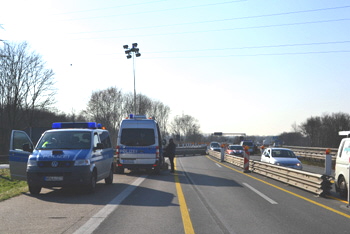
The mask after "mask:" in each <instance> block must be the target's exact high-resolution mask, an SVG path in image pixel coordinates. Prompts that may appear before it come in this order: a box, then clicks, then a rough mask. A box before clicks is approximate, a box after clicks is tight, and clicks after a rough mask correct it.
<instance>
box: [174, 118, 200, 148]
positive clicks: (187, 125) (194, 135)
mask: <svg viewBox="0 0 350 234" xmlns="http://www.w3.org/2000/svg"><path fill="white" fill-rule="evenodd" d="M170 127H171V130H172V134H173V135H179V136H180V137H182V138H181V140H180V141H192V142H197V141H199V140H200V138H201V133H200V126H199V124H198V120H197V119H195V118H193V117H192V116H190V115H184V114H182V116H175V117H174V120H173V121H172V122H171V124H170Z"/></svg>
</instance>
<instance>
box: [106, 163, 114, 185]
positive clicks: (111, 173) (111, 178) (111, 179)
mask: <svg viewBox="0 0 350 234" xmlns="http://www.w3.org/2000/svg"><path fill="white" fill-rule="evenodd" d="M105 183H106V184H112V183H113V166H111V170H110V172H109V175H108V177H107V178H105Z"/></svg>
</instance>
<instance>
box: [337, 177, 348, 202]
mask: <svg viewBox="0 0 350 234" xmlns="http://www.w3.org/2000/svg"><path fill="white" fill-rule="evenodd" d="M338 188H339V194H340V196H341V197H343V198H344V197H347V196H348V188H347V186H346V181H345V179H344V177H340V178H339V181H338Z"/></svg>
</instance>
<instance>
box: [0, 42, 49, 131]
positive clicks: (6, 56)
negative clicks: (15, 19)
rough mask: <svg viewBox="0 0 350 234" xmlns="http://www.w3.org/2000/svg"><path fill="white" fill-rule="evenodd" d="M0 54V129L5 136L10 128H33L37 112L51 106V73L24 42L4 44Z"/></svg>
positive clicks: (38, 56) (39, 57)
mask: <svg viewBox="0 0 350 234" xmlns="http://www.w3.org/2000/svg"><path fill="white" fill-rule="evenodd" d="M0 54H1V56H0V128H1V129H2V131H1V132H2V134H4V136H7V135H8V134H9V132H10V130H12V129H23V128H25V127H31V126H33V124H34V122H35V121H36V119H37V116H36V115H37V114H39V112H38V111H37V110H48V109H50V108H51V107H52V104H53V103H54V102H55V100H54V95H55V90H54V88H53V85H54V72H53V71H52V70H51V69H47V68H46V64H45V62H44V61H43V60H42V58H41V56H40V55H39V54H37V53H35V52H33V51H30V48H29V46H28V44H27V43H26V42H22V43H19V44H15V43H13V44H11V43H5V44H4V47H3V48H2V49H0ZM0 138H1V136H0Z"/></svg>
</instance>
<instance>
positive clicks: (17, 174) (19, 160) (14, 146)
mask: <svg viewBox="0 0 350 234" xmlns="http://www.w3.org/2000/svg"><path fill="white" fill-rule="evenodd" d="M33 149H34V145H33V143H32V141H31V140H30V138H29V136H28V135H27V134H26V133H25V132H23V131H19V130H12V133H11V139H10V151H9V163H10V173H11V178H12V179H16V180H27V161H28V157H29V155H30V154H31V153H32V152H33Z"/></svg>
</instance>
